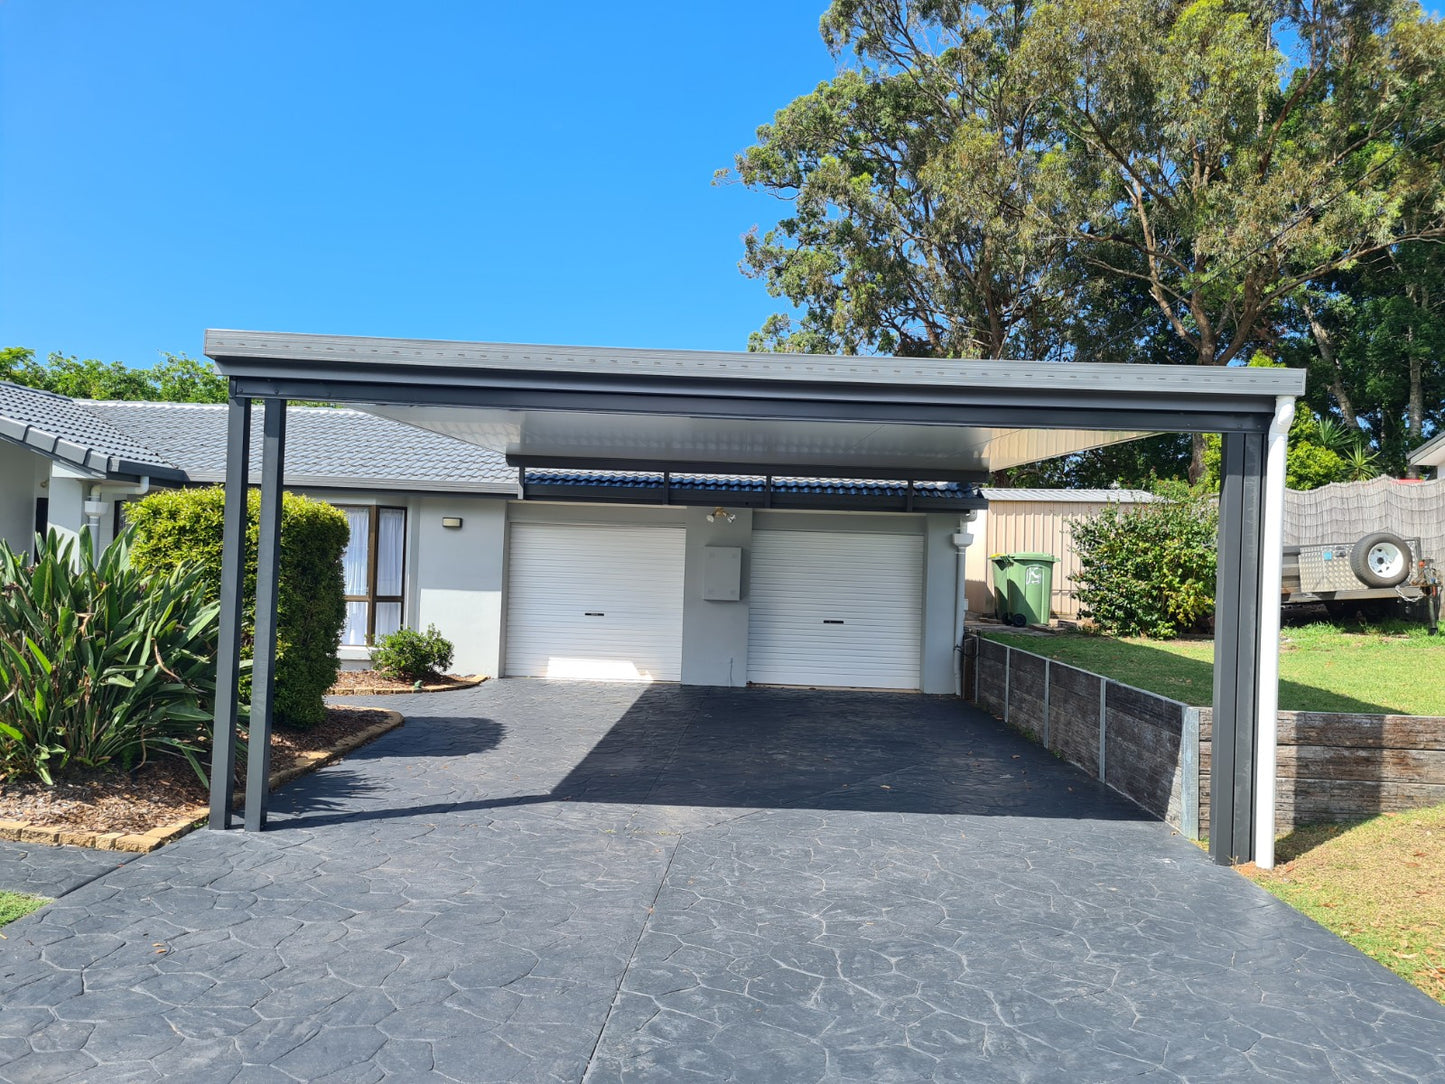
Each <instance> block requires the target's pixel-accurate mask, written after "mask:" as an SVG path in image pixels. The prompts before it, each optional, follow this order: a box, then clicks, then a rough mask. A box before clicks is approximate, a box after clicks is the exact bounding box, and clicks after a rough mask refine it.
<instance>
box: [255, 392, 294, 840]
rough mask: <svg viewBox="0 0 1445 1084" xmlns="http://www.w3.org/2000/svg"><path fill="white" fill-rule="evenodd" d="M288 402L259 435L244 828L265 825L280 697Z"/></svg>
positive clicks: (270, 408)
mask: <svg viewBox="0 0 1445 1084" xmlns="http://www.w3.org/2000/svg"><path fill="white" fill-rule="evenodd" d="M285 457H286V400H285V399H267V400H266V411H265V415H264V420H263V422H262V436H261V517H260V518H261V523H260V528H261V531H260V540H259V542H258V543H257V546H256V632H255V636H254V637H253V638H252V645H253V646H252V655H251V660H252V661H251V734H250V740H249V742H248V745H247V750H246V831H248V832H259V831H261V829H263V828H264V827H266V805H267V801H268V799H269V798H270V794H271V791H270V787H269V786H268V783H269V781H270V776H271V711H272V707H273V705H274V703H275V697H276V586H277V580H278V578H279V575H280V567H279V566H280V557H281V483H282V479H283V478H284V476H285Z"/></svg>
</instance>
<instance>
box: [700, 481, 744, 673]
mask: <svg viewBox="0 0 1445 1084" xmlns="http://www.w3.org/2000/svg"><path fill="white" fill-rule="evenodd" d="M711 511H712V509H711V508H702V507H697V508H689V509H687V566H686V570H685V573H684V579H683V591H684V599H683V608H682V683H683V684H684V685H746V684H747V683H748V572H749V562H748V557H749V550H750V549H751V547H752V536H753V513H752V511H751V510H750V509H747V508H729V509H728V511H729V512H730V513H732V515H733V517H734V518H733V521H732V522H731V523H729V522H728V521H727V519H726V518H725V517H719V518H717V519H715V520H714V521H713V522H712V523H709V522H708V521H707V516H708V513H709V512H711ZM708 546H738V547H740V548H741V549H742V551H743V567H742V598H741V599H740V600H738V601H737V602H709V601H708V600H706V599H704V598H703V597H702V574H703V559H704V555H705V550H706V548H707V547H708Z"/></svg>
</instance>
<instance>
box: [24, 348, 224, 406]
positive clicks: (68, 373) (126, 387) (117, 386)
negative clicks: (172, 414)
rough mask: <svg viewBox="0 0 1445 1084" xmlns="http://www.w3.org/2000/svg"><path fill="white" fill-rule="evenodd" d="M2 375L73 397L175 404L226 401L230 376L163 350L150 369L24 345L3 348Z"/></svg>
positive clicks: (32, 386)
mask: <svg viewBox="0 0 1445 1084" xmlns="http://www.w3.org/2000/svg"><path fill="white" fill-rule="evenodd" d="M0 380H8V381H10V382H12V383H15V384H24V385H25V386H26V387H30V388H40V389H42V390H44V391H53V392H57V393H58V394H60V395H68V396H70V397H71V398H74V399H151V400H158V401H161V402H171V403H224V402H225V401H226V379H225V377H223V376H221V374H220V373H218V372H216V370H215V367H214V366H212V365H211V364H210V363H209V362H204V361H196V360H195V359H194V358H190V357H187V356H186V355H185V354H170V353H167V354H166V355H164V360H163V361H161V362H159V363H158V364H156V365H155V366H153V367H152V368H149V369H134V368H131V367H130V366H128V365H124V364H122V363H121V362H118V361H113V362H110V363H109V364H106V363H105V362H101V361H97V360H95V359H94V358H86V359H85V360H83V361H82V360H80V359H79V358H76V357H70V356H67V355H64V354H51V355H50V356H49V358H47V359H46V360H45V361H44V362H39V361H36V360H35V352H34V351H33V350H27V349H25V348H24V347H18V346H16V347H8V348H6V349H3V350H0Z"/></svg>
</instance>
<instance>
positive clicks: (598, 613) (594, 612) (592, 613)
mask: <svg viewBox="0 0 1445 1084" xmlns="http://www.w3.org/2000/svg"><path fill="white" fill-rule="evenodd" d="M582 616H583V617H606V616H607V615H606V614H605V613H603V612H602V611H601V610H587V611H586V612H585V613H583V614H582Z"/></svg>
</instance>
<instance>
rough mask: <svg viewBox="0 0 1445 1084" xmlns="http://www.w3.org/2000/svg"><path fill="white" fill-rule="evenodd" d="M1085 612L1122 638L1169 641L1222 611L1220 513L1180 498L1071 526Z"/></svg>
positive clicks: (1107, 513) (1193, 499)
mask: <svg viewBox="0 0 1445 1084" xmlns="http://www.w3.org/2000/svg"><path fill="white" fill-rule="evenodd" d="M1069 526H1070V528H1071V529H1072V531H1073V537H1074V547H1075V550H1076V551H1077V553H1078V556H1079V566H1080V568H1079V574H1078V575H1077V576H1076V577H1075V583H1076V584H1077V585H1078V586H1077V593H1078V598H1079V602H1080V613H1081V614H1082V615H1083V616H1084V617H1090V618H1092V619H1093V620H1094V621H1095V622H1097V623H1098V625H1099V627H1100V628H1101V629H1103V630H1104V631H1105V632H1108V633H1111V634H1112V635H1115V636H1136V635H1141V634H1142V635H1145V636H1154V637H1157V638H1159V639H1163V640H1167V639H1172V638H1173V637H1175V636H1177V635H1178V634H1179V633H1180V632H1181V631H1184V630H1187V629H1189V628H1192V627H1193V626H1195V625H1196V624H1198V623H1199V622H1201V621H1202V620H1203V619H1204V618H1206V617H1208V616H1209V615H1210V614H1212V613H1213V612H1214V583H1215V562H1216V546H1217V539H1218V535H1219V513H1218V510H1217V509H1216V508H1215V507H1214V505H1213V504H1212V502H1209V501H1207V500H1204V499H1202V498H1198V497H1194V496H1191V495H1188V494H1187V493H1180V494H1176V495H1174V496H1173V497H1172V498H1171V499H1167V500H1163V501H1157V502H1154V503H1151V504H1144V505H1138V506H1135V507H1133V508H1131V509H1129V510H1128V511H1124V510H1121V508H1120V507H1119V506H1117V505H1112V506H1110V507H1109V508H1107V509H1105V510H1104V511H1103V512H1101V513H1099V514H1098V515H1096V516H1090V517H1087V518H1082V519H1074V520H1070V521H1069Z"/></svg>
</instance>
